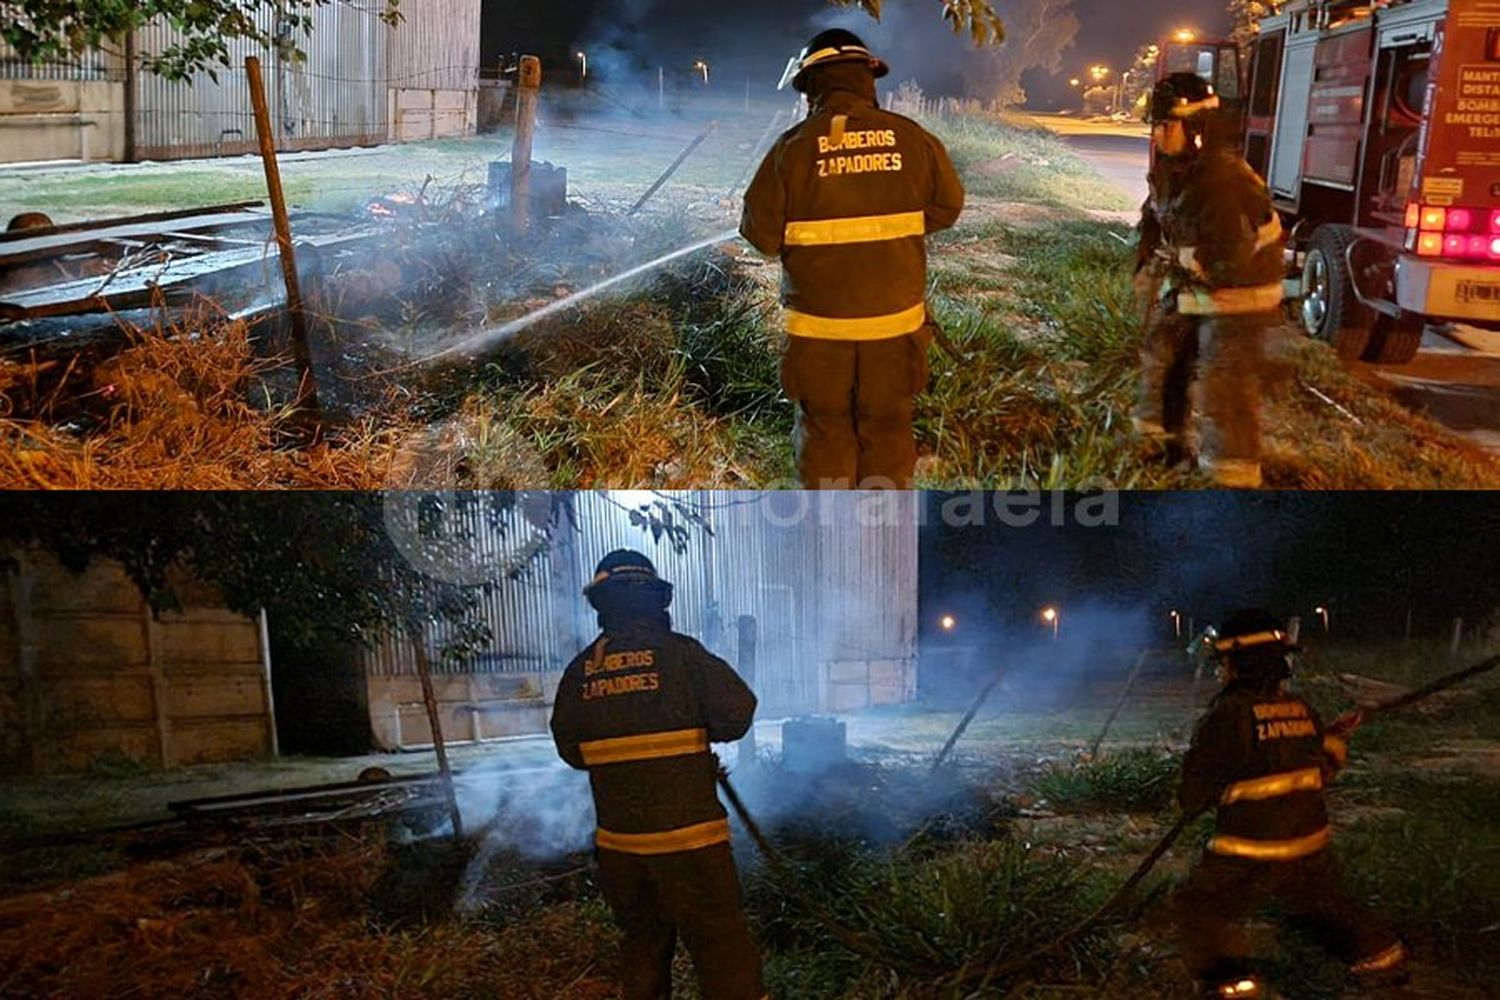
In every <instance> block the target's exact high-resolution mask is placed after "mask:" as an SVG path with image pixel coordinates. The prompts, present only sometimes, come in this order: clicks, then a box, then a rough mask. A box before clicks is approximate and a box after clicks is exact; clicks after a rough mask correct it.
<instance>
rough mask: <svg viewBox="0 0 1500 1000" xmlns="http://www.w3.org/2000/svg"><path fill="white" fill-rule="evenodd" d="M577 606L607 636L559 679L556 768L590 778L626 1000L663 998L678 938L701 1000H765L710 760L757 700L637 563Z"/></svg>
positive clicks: (618, 557)
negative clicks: (688, 631) (686, 630)
mask: <svg viewBox="0 0 1500 1000" xmlns="http://www.w3.org/2000/svg"><path fill="white" fill-rule="evenodd" d="M584 593H585V594H586V595H587V596H588V599H589V603H590V604H592V605H593V606H594V609H595V610H596V611H598V613H599V627H600V629H601V631H602V634H601V635H600V636H599V638H598V639H597V640H595V641H594V643H593V645H591V646H590V647H589V648H588V649H586V650H584V651H583V652H582V653H580V654H579V655H578V656H577V658H575V659H574V660H573V662H572V663H571V664H570V665H569V666H568V669H567V672H566V673H564V674H563V679H562V683H561V686H560V687H559V688H558V692H557V703H556V706H555V707H554V709H553V712H552V736H553V739H554V740H555V741H556V743H557V752H558V754H559V755H561V757H562V759H563V760H565V761H567V762H568V764H570V765H572V766H573V767H576V768H580V769H582V770H586V771H588V773H589V782H590V785H591V786H592V788H593V794H594V808H595V812H596V813H597V814H598V831H597V833H596V836H595V846H596V847H597V849H598V865H599V882H600V886H601V887H602V889H603V891H604V898H605V901H606V902H607V903H608V904H609V907H610V910H611V911H612V912H613V913H614V915H615V920H616V921H617V922H618V924H619V925H620V929H621V931H622V932H623V934H624V942H623V948H622V952H623V954H622V955H621V963H620V968H621V978H622V979H623V996H624V998H625V1000H665V998H667V997H670V996H671V992H672V955H673V953H674V952H675V951H676V948H677V938H678V937H679V936H681V938H682V940H683V943H684V944H685V945H686V946H687V949H688V953H689V955H691V956H692V959H693V966H694V968H695V969H696V970H697V973H698V981H699V984H700V992H701V993H702V995H703V996H704V998H705V1000H761V998H762V997H764V996H765V995H766V993H765V986H764V984H763V982H762V979H761V963H760V955H759V951H758V949H757V948H756V944H755V940H754V938H753V937H752V936H751V934H750V925H749V923H748V922H747V920H746V918H745V912H744V908H743V905H742V900H741V895H740V884H739V876H738V874H737V873H736V871H735V866H734V859H733V856H732V855H731V854H730V850H729V820H728V818H727V816H726V814H725V812H724V807H723V806H722V805H720V804H719V799H718V795H717V792H716V789H715V779H716V775H717V763H716V761H715V759H714V757H713V755H712V754H711V753H709V744H710V743H723V742H729V741H731V740H737V739H739V738H740V737H742V736H744V735H745V733H746V731H748V730H749V728H750V724H751V721H752V720H753V718H754V716H755V695H754V694H752V693H751V691H750V689H749V688H748V687H746V686H745V683H744V681H742V680H740V678H739V675H737V674H736V673H735V672H734V670H733V669H732V668H731V667H730V666H729V664H727V663H725V662H724V661H723V660H721V659H719V658H718V657H716V656H714V655H713V654H711V653H709V652H708V650H706V649H704V648H703V647H702V646H701V645H699V644H698V643H697V642H696V641H694V640H693V639H690V638H688V637H687V636H685V635H679V634H678V633H676V632H673V631H672V623H671V619H670V618H669V617H668V614H667V607H668V605H669V604H670V603H671V600H672V585H671V584H670V583H667V582H666V581H664V580H661V579H659V578H658V577H657V575H656V569H655V567H653V566H652V564H651V561H650V560H649V559H647V558H646V557H645V556H644V555H642V554H640V553H639V552H629V551H619V552H613V553H611V554H610V555H608V556H606V557H605V558H604V560H603V561H602V562H600V563H599V568H598V571H597V572H596V573H595V575H594V579H593V582H592V583H590V584H589V586H588V587H587V588H586V589H585V591H584Z"/></svg>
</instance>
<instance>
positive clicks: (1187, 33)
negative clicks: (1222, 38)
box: [1172, 28, 1198, 45]
mask: <svg viewBox="0 0 1500 1000" xmlns="http://www.w3.org/2000/svg"><path fill="white" fill-rule="evenodd" d="M1172 37H1173V38H1174V39H1176V40H1177V41H1179V42H1181V43H1182V44H1183V45H1186V44H1187V43H1188V42H1193V41H1197V39H1198V32H1196V31H1194V30H1193V29H1192V28H1178V29H1177V30H1176V31H1175V32H1173V33H1172Z"/></svg>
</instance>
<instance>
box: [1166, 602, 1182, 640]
mask: <svg viewBox="0 0 1500 1000" xmlns="http://www.w3.org/2000/svg"><path fill="white" fill-rule="evenodd" d="M1167 614H1169V615H1171V616H1172V634H1173V635H1174V636H1175V637H1176V638H1178V639H1181V638H1182V612H1180V611H1178V610H1177V609H1176V608H1173V609H1172V610H1171V611H1168V612H1167Z"/></svg>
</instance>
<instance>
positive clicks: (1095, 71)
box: [1089, 66, 1111, 83]
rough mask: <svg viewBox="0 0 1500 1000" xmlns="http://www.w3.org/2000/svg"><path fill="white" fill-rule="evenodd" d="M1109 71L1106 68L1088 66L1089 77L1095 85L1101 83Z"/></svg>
mask: <svg viewBox="0 0 1500 1000" xmlns="http://www.w3.org/2000/svg"><path fill="white" fill-rule="evenodd" d="M1110 72H1111V70H1110V68H1109V67H1108V66H1090V67H1089V76H1091V77H1093V78H1094V82H1095V83H1103V82H1104V79H1105V77H1107V76H1109V74H1110Z"/></svg>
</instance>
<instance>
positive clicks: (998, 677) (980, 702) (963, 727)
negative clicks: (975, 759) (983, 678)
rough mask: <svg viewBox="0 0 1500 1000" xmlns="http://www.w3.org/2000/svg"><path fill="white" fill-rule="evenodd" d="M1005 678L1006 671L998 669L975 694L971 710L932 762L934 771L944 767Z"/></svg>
mask: <svg viewBox="0 0 1500 1000" xmlns="http://www.w3.org/2000/svg"><path fill="white" fill-rule="evenodd" d="M1004 678H1005V674H1004V673H1002V672H1000V671H996V673H995V676H993V677H991V678H990V680H989V682H988V683H987V684H985V686H984V687H982V688H980V689H979V693H978V694H977V695H975V696H974V703H973V704H972V705H970V706H969V710H968V711H967V712H965V713H964V717H963V718H962V719H960V720H958V726H957V727H956V728H955V729H954V730H953V735H952V736H949V737H948V742H947V743H944V744H943V749H941V750H939V751H938V755H937V759H936V760H934V761H933V762H932V770H933V771H934V772H936V771H938V770H940V769H941V768H942V766H943V763H944V762H945V761H947V759H948V755H949V754H950V753H952V752H953V748H954V747H955V746H957V745H958V741H959V740H960V739H961V738H962V737H963V735H964V733H965V732H966V731H967V730H968V728H969V723H971V722H973V721H974V716H976V715H978V714H979V710H980V709H981V708H983V707H984V703H985V702H987V701H989V700H990V695H991V694H993V693H994V690H995V688H997V687H999V686H1000V682H1001V681H1002V680H1003V679H1004Z"/></svg>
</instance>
